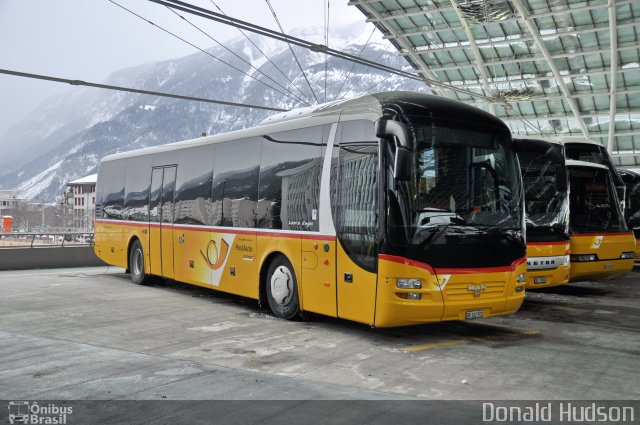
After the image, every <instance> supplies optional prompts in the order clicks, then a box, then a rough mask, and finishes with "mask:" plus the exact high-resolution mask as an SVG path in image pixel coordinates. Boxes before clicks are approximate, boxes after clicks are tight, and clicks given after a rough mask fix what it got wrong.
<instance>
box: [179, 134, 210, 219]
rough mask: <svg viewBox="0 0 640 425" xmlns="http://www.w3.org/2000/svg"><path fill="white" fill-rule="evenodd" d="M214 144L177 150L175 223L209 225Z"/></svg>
mask: <svg viewBox="0 0 640 425" xmlns="http://www.w3.org/2000/svg"><path fill="white" fill-rule="evenodd" d="M214 149H215V146H214V145H209V146H202V147H198V148H191V149H185V150H183V151H181V152H179V154H178V155H179V159H178V162H179V164H180V166H179V167H178V178H177V181H176V199H175V201H176V206H175V214H176V220H175V222H176V223H185V224H209V225H210V224H212V223H213V204H212V202H211V182H212V177H213V174H212V173H213V152H214Z"/></svg>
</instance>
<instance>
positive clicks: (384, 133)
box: [375, 118, 413, 181]
mask: <svg viewBox="0 0 640 425" xmlns="http://www.w3.org/2000/svg"><path fill="white" fill-rule="evenodd" d="M375 131H376V137H379V138H381V139H386V140H387V141H389V142H391V141H393V140H394V139H392V137H395V141H396V160H395V163H394V167H393V177H394V178H395V179H396V180H398V181H407V180H410V179H411V165H412V164H411V152H412V151H413V149H412V146H411V142H410V141H409V134H408V132H407V127H406V126H405V125H404V124H403V123H401V122H398V121H394V120H388V119H386V118H380V119H379V120H378V121H376V124H375Z"/></svg>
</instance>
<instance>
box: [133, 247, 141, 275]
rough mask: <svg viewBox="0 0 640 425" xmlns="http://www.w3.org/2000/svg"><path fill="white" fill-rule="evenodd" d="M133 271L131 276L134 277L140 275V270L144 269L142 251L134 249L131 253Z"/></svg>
mask: <svg viewBox="0 0 640 425" xmlns="http://www.w3.org/2000/svg"><path fill="white" fill-rule="evenodd" d="M131 268H132V269H133V274H134V275H135V276H140V275H142V270H143V269H144V260H143V258H142V251H141V250H139V249H136V250H135V251H133V264H132V265H131Z"/></svg>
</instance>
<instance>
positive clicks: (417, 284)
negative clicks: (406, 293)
mask: <svg viewBox="0 0 640 425" xmlns="http://www.w3.org/2000/svg"><path fill="white" fill-rule="evenodd" d="M396 287H397V288H399V289H420V288H422V281H421V280H420V279H396Z"/></svg>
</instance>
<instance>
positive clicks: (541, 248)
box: [526, 241, 571, 289]
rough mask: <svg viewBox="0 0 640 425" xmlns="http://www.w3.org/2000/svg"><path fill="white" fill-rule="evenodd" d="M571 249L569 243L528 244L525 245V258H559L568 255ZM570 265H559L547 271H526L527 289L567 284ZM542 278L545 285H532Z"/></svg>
mask: <svg viewBox="0 0 640 425" xmlns="http://www.w3.org/2000/svg"><path fill="white" fill-rule="evenodd" d="M570 248H571V243H570V241H560V242H529V243H528V244H527V258H528V259H535V258H536V257H559V256H562V255H569V253H570ZM570 268H571V265H570V264H567V265H561V266H559V267H556V268H555V269H549V270H527V284H526V288H527V289H536V288H549V287H551V286H560V285H564V284H566V283H568V282H569V274H570ZM541 277H542V278H544V279H545V283H537V284H536V283H534V281H535V278H541Z"/></svg>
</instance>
